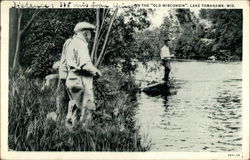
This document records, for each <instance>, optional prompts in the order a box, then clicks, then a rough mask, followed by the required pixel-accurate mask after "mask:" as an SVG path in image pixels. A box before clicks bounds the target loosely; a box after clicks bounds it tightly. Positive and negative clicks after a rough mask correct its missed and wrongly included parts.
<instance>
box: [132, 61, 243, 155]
mask: <svg viewBox="0 0 250 160" xmlns="http://www.w3.org/2000/svg"><path fill="white" fill-rule="evenodd" d="M172 66H173V69H174V74H173V75H172V76H174V78H173V80H172V83H173V87H171V88H170V94H169V95H165V96H164V95H159V96H156V97H152V96H150V95H147V94H145V93H141V94H139V95H138V103H139V109H138V113H137V115H136V117H137V119H138V122H139V123H140V124H141V132H142V133H148V134H149V137H150V138H151V140H152V146H151V151H210V152H218V151H239V150H241V143H242V135H241V124H242V123H241V115H242V113H241V101H242V96H241V63H238V64H233V63H232V64H231V63H227V64H213V65H211V64H207V63H204V62H176V63H174V64H173V65H172ZM159 73H161V71H159ZM205 73H206V74H205ZM232 73H233V74H232ZM160 77H161V76H160Z"/></svg>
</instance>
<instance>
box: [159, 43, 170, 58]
mask: <svg viewBox="0 0 250 160" xmlns="http://www.w3.org/2000/svg"><path fill="white" fill-rule="evenodd" d="M160 55H161V59H170V58H171V57H173V56H172V55H171V54H170V51H169V48H168V47H167V46H166V45H164V46H163V47H162V48H161V54H160Z"/></svg>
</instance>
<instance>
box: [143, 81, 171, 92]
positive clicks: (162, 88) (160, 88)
mask: <svg viewBox="0 0 250 160" xmlns="http://www.w3.org/2000/svg"><path fill="white" fill-rule="evenodd" d="M169 88H170V87H169V83H168V82H165V81H163V82H156V83H153V84H150V85H148V86H146V87H143V88H141V91H142V92H144V93H146V94H148V95H152V96H157V95H169V94H170V92H169Z"/></svg>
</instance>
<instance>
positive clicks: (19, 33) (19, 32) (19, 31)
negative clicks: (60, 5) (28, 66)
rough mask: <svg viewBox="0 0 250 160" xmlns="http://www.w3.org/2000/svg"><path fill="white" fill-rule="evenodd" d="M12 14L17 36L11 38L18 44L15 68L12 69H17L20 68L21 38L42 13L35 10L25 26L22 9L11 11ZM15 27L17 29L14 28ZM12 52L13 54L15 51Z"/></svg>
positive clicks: (14, 60)
mask: <svg viewBox="0 0 250 160" xmlns="http://www.w3.org/2000/svg"><path fill="white" fill-rule="evenodd" d="M10 12H11V13H10V15H12V16H13V21H12V22H11V28H12V29H13V33H14V34H15V35H13V37H11V39H10V41H12V40H13V41H14V42H15V44H16V46H15V47H14V48H15V49H14V50H15V52H14V59H13V66H12V68H14V69H15V68H17V67H18V66H19V54H20V45H21V38H22V36H23V33H24V32H25V31H26V30H27V29H28V28H29V27H30V25H31V23H32V21H33V20H34V18H35V17H36V16H37V15H38V14H39V12H40V11H39V10H35V11H34V12H33V11H32V12H33V13H32V16H31V18H30V19H29V20H28V21H27V23H26V24H25V25H22V23H23V19H24V18H23V10H22V9H11V11H10ZM16 17H18V18H16ZM14 25H15V26H17V27H14ZM22 26H23V27H22ZM15 30H16V31H15ZM12 38H14V39H12ZM12 47H13V46H12ZM10 51H12V52H13V49H12V50H10Z"/></svg>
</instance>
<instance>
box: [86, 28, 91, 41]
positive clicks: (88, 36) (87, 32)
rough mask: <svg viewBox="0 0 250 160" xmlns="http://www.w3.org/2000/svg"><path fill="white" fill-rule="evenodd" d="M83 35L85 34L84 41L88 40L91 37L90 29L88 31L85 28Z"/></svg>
mask: <svg viewBox="0 0 250 160" xmlns="http://www.w3.org/2000/svg"><path fill="white" fill-rule="evenodd" d="M85 35H86V37H85V38H86V41H87V42H89V41H90V39H91V31H89V30H86V31H85Z"/></svg>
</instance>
